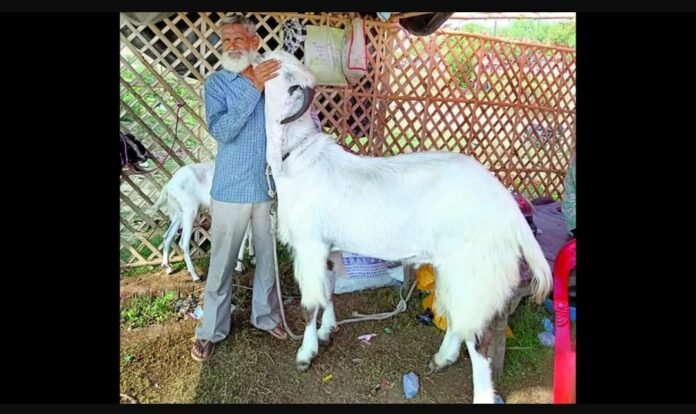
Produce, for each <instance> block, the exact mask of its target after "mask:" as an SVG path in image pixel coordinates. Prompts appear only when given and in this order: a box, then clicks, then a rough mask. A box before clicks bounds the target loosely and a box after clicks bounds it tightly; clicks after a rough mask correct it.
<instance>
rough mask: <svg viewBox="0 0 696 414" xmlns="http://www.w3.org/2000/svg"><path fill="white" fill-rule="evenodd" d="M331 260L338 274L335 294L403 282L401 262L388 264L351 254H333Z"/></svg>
mask: <svg viewBox="0 0 696 414" xmlns="http://www.w3.org/2000/svg"><path fill="white" fill-rule="evenodd" d="M329 260H331V261H332V262H333V263H334V269H333V270H334V271H335V272H336V286H335V287H334V293H335V294H337V295H338V294H341V293H350V292H356V291H361V290H366V289H376V288H380V287H385V286H394V285H396V284H398V282H403V274H404V269H403V266H402V265H401V263H399V262H388V261H385V260H381V259H375V258H372V257H366V256H361V255H359V254H355V253H350V252H331V254H330V255H329Z"/></svg>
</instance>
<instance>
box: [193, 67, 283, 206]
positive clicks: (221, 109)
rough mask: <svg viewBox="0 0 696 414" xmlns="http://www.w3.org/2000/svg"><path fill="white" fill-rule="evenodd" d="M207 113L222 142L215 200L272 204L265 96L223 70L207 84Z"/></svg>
mask: <svg viewBox="0 0 696 414" xmlns="http://www.w3.org/2000/svg"><path fill="white" fill-rule="evenodd" d="M205 113H206V122H207V123H208V131H209V132H210V134H211V135H212V136H213V138H214V139H215V140H216V141H217V142H218V151H217V156H216V159H215V175H214V176H213V187H212V189H211V191H210V195H211V197H212V198H213V199H215V200H217V201H223V202H227V203H258V202H263V201H269V200H270V198H269V196H268V183H267V181H266V124H265V116H264V97H263V95H262V94H261V93H259V91H258V90H257V89H256V88H255V87H254V85H253V84H252V83H251V81H250V80H249V79H247V78H246V77H244V76H241V75H238V74H236V73H234V72H230V71H228V70H225V69H220V70H219V71H218V72H215V73H213V74H212V75H210V77H208V79H207V80H206V82H205Z"/></svg>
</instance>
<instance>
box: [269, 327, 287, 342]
mask: <svg viewBox="0 0 696 414" xmlns="http://www.w3.org/2000/svg"><path fill="white" fill-rule="evenodd" d="M268 333H270V334H271V335H273V336H274V337H276V338H278V339H281V340H283V339H288V333H287V332H285V329H283V326H282V325H281V324H278V325H277V326H276V327H275V328H273V329H271V330H270V331H268Z"/></svg>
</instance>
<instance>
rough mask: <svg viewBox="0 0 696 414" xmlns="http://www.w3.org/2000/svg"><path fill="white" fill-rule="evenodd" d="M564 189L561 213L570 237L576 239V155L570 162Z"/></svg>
mask: <svg viewBox="0 0 696 414" xmlns="http://www.w3.org/2000/svg"><path fill="white" fill-rule="evenodd" d="M563 187H564V188H565V192H564V195H563V200H562V201H561V211H562V212H563V219H564V221H565V226H566V231H567V232H568V235H569V236H570V237H575V155H573V158H571V160H570V164H569V166H568V171H567V172H566V176H565V179H563Z"/></svg>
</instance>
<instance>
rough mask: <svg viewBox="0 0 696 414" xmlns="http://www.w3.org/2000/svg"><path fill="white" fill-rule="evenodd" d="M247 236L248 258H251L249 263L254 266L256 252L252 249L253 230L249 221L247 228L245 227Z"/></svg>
mask: <svg viewBox="0 0 696 414" xmlns="http://www.w3.org/2000/svg"><path fill="white" fill-rule="evenodd" d="M247 236H248V237H249V258H250V259H251V264H253V265H254V266H256V253H255V250H254V232H253V231H252V230H251V222H249V228H247Z"/></svg>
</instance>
